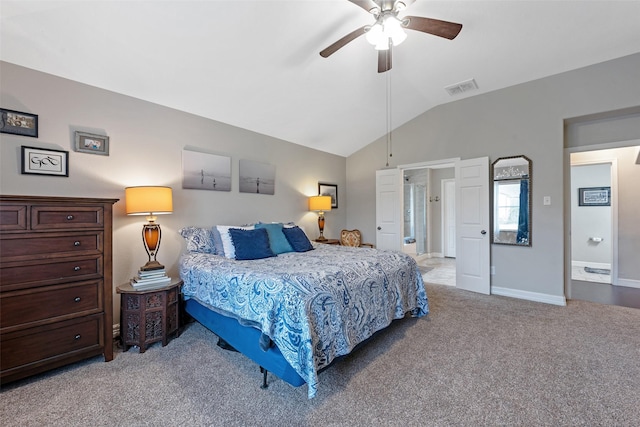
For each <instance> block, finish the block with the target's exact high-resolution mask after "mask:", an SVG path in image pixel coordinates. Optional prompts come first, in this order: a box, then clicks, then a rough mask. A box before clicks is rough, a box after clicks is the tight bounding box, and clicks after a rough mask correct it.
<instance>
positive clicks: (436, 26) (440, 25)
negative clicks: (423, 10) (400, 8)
mask: <svg viewBox="0 0 640 427" xmlns="http://www.w3.org/2000/svg"><path fill="white" fill-rule="evenodd" d="M407 20H408V21H409V22H408V23H407V25H404V27H405V28H408V29H410V30H416V31H422V32H423V33H427V34H433V35H434V36H438V37H444V38H445V39H449V40H453V39H455V38H456V36H457V35H458V33H459V32H460V30H462V24H456V23H455V22H448V21H441V20H439V19H431V18H422V17H420V16H405V17H404V18H403V19H402V21H403V23H404V22H406V21H407Z"/></svg>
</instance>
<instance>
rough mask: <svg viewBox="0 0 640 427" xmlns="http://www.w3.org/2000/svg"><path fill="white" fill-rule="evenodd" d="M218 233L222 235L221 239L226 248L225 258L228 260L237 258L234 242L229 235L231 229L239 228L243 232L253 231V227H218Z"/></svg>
mask: <svg viewBox="0 0 640 427" xmlns="http://www.w3.org/2000/svg"><path fill="white" fill-rule="evenodd" d="M216 228H217V229H218V233H220V239H221V240H222V247H223V248H224V256H225V257H227V258H231V259H235V258H236V249H235V248H234V246H233V240H231V235H230V234H229V229H230V228H239V229H241V230H253V229H254V226H253V225H216Z"/></svg>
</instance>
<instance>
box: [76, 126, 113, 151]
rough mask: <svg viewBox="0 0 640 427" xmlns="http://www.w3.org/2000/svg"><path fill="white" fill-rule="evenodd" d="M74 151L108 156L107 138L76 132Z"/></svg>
mask: <svg viewBox="0 0 640 427" xmlns="http://www.w3.org/2000/svg"><path fill="white" fill-rule="evenodd" d="M75 151H77V152H79V153H89V154H100V155H102V156H108V155H109V137H108V136H104V135H94V134H91V133H86V132H80V131H76V145H75Z"/></svg>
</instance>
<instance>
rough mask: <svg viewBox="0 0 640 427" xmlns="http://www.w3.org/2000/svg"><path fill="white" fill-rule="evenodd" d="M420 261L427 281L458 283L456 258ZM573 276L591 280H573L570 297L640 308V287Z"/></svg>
mask: <svg viewBox="0 0 640 427" xmlns="http://www.w3.org/2000/svg"><path fill="white" fill-rule="evenodd" d="M418 263H419V265H422V266H426V267H431V268H432V270H431V271H429V272H428V273H426V274H424V275H423V277H424V279H425V281H427V282H430V283H437V284H441V285H449V286H455V285H456V267H455V258H426V259H425V258H422V259H420V260H419V262H418ZM573 276H574V277H578V278H581V279H582V278H584V279H589V280H577V279H574V280H572V281H571V298H570V299H575V300H581V301H589V302H595V303H599V304H608V305H619V306H622V307H631V308H640V289H636V288H628V287H624V286H613V285H610V284H606V283H598V282H596V281H595V280H597V278H598V277H599V275H594V274H584V272H583V271H581V272H577V271H576V272H574V274H573Z"/></svg>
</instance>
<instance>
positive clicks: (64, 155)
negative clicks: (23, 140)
mask: <svg viewBox="0 0 640 427" xmlns="http://www.w3.org/2000/svg"><path fill="white" fill-rule="evenodd" d="M21 148H22V150H21V153H22V155H21V167H20V172H21V173H22V174H23V175H51V176H64V177H68V176H69V152H68V151H64V150H52V149H49V148H38V147H27V146H25V145H23V146H22V147H21Z"/></svg>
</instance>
